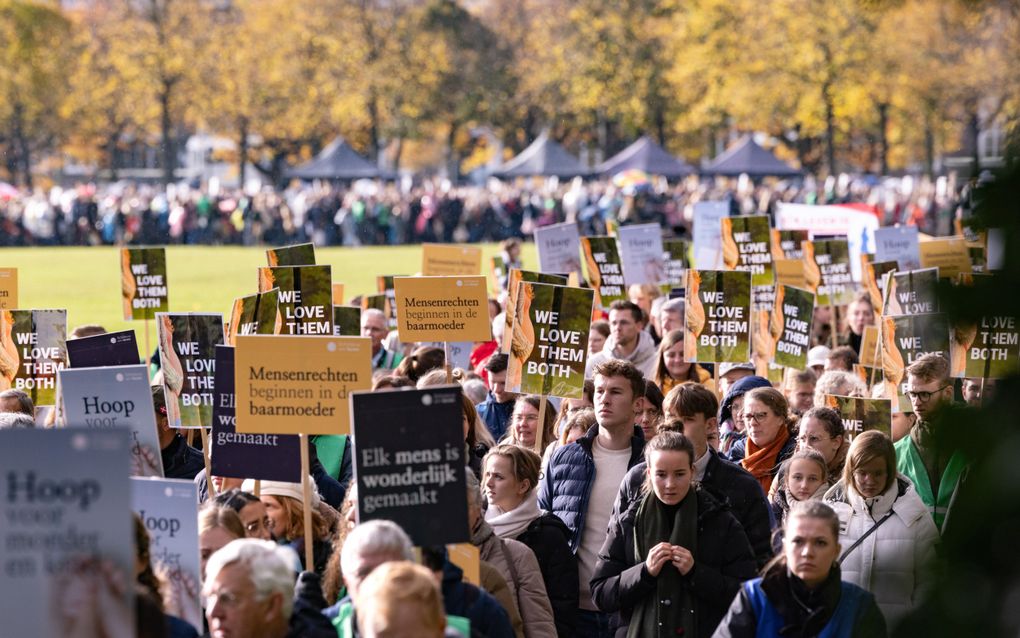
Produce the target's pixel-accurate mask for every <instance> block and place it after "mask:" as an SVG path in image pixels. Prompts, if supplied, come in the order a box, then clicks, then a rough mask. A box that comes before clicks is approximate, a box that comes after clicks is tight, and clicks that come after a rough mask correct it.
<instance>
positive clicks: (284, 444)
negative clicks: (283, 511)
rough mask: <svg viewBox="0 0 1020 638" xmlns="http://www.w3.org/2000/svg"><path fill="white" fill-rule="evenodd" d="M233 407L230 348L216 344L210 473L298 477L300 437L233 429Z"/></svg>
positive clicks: (269, 478) (295, 479)
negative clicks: (214, 403)
mask: <svg viewBox="0 0 1020 638" xmlns="http://www.w3.org/2000/svg"><path fill="white" fill-rule="evenodd" d="M236 421H237V418H236V414H235V411H234V348H231V347H229V346H217V347H216V405H215V406H214V407H213V424H212V436H211V437H210V438H209V451H210V457H211V459H210V460H211V463H212V473H213V476H227V477H230V478H242V479H243V478H252V479H259V480H263V481H285V482H288V483H299V482H300V481H301V448H300V444H301V439H300V437H298V436H297V435H293V434H245V433H241V432H238V431H237V428H236Z"/></svg>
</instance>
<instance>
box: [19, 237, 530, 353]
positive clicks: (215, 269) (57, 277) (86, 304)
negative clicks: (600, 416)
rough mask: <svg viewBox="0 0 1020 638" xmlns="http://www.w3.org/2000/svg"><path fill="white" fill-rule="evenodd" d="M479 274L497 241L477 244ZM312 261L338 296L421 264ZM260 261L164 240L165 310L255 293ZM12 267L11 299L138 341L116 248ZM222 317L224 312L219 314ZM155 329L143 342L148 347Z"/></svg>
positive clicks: (326, 251)
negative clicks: (337, 286) (127, 315)
mask: <svg viewBox="0 0 1020 638" xmlns="http://www.w3.org/2000/svg"><path fill="white" fill-rule="evenodd" d="M481 246H482V268H483V270H484V271H485V272H484V273H481V274H486V275H488V265H487V264H488V263H489V257H490V256H492V255H494V254H496V253H497V252H498V251H499V248H498V245H497V244H481ZM315 257H316V261H317V262H318V263H319V264H329V265H330V266H332V272H333V281H334V282H335V283H343V284H344V296H345V300H346V299H350V298H351V297H353V296H354V295H358V294H365V293H375V292H377V290H376V283H375V278H376V276H377V275H412V274H414V273H417V272H419V271H420V270H421V246H417V245H415V246H385V247H383V246H380V247H374V246H373V247H364V248H316V249H315ZM522 259H523V262H524V267H525V268H530V269H536V270H537V269H538V257H537V255H536V253H535V245H534V244H526V245H525V246H524V251H523V255H522ZM265 265H266V253H265V247H259V248H240V247H234V246H231V247H220V246H169V247H168V248H167V282H168V284H169V288H170V289H169V296H170V310H171V311H172V312H220V313H224V315H227V313H229V311H230V306H231V304H232V303H233V300H234V299H235V298H236V297H241V296H244V295H250V294H252V293H254V292H256V287H257V275H256V268H258V267H259V266H265ZM10 267H13V268H17V269H18V298H19V299H18V306H19V307H20V308H22V309H28V308H66V309H67V313H68V316H67V324H68V329H69V330H70V329H71V328H73V327H74V326H78V325H81V324H84V323H98V324H101V325H103V326H104V327H106V329H107V330H109V331H111V332H112V331H116V330H127V329H130V328H135V330H136V336H137V338H138V343H139V345H140V346H141V345H142V344H143V343H144V339H145V334H144V325H143V324H142V322H130V321H124V318H123V316H122V314H121V313H122V310H121V302H120V261H119V256H118V249H117V248H115V247H112V246H105V247H96V248H82V247H74V248H5V249H2V250H0V268H10ZM227 318H229V317H227V316H225V317H224V319H227ZM155 338H156V336H155V329H154V328H153V331H152V333H151V339H152V341H151V345H152V346H153V347H155Z"/></svg>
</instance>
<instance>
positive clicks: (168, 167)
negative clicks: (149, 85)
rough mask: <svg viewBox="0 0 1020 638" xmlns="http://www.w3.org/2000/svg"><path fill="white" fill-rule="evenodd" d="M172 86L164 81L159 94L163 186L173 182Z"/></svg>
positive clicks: (174, 166) (175, 155) (175, 159)
mask: <svg viewBox="0 0 1020 638" xmlns="http://www.w3.org/2000/svg"><path fill="white" fill-rule="evenodd" d="M172 88H173V85H172V84H171V83H169V82H166V81H164V82H163V86H162V90H161V91H160V93H159V116H160V121H159V124H160V127H159V133H160V143H161V145H162V151H163V186H167V185H169V184H171V183H173V181H174V172H175V169H176V168H177V153H175V152H174V139H173V130H172V129H173V122H172V121H171V119H170V93H171V91H172Z"/></svg>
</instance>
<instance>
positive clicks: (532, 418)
mask: <svg viewBox="0 0 1020 638" xmlns="http://www.w3.org/2000/svg"><path fill="white" fill-rule="evenodd" d="M513 419H514V421H518V422H520V421H527V422H528V423H535V422H537V421H538V415H537V414H515V415H514V416H513Z"/></svg>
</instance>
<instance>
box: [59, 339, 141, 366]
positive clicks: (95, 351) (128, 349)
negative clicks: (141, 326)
mask: <svg viewBox="0 0 1020 638" xmlns="http://www.w3.org/2000/svg"><path fill="white" fill-rule="evenodd" d="M139 361H140V359H139V358H138V344H137V343H136V342H135V331H134V330H124V331H121V332H106V333H103V334H99V335H92V336H91V337H79V338H77V339H68V340H67V365H68V366H69V367H71V368H103V367H107V366H129V365H134V364H136V363H139Z"/></svg>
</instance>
